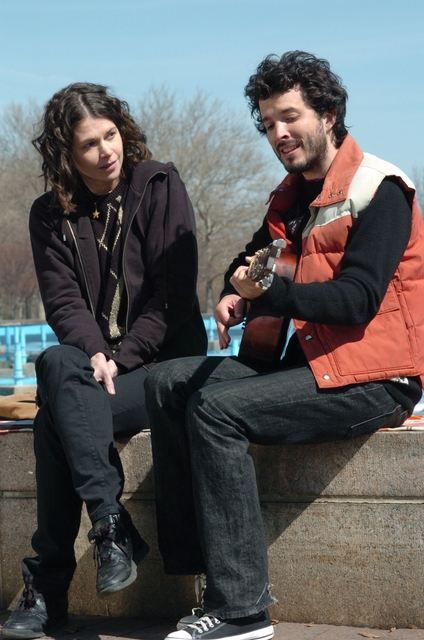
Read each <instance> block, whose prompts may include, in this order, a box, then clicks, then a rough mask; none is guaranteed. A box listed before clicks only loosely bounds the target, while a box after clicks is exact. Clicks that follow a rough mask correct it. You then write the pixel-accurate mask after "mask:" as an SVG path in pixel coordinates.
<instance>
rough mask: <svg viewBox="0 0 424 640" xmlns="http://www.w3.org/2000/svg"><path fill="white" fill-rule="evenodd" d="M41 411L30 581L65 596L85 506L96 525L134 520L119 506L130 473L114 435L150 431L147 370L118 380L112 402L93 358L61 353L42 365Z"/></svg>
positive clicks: (53, 351) (70, 350) (53, 352)
mask: <svg viewBox="0 0 424 640" xmlns="http://www.w3.org/2000/svg"><path fill="white" fill-rule="evenodd" d="M36 374H37V382H38V393H39V397H40V401H41V406H40V408H39V411H38V413H37V416H36V419H35V421H34V450H35V457H36V480H37V520H38V522H37V524H38V528H37V531H36V532H35V534H34V536H33V538H32V546H33V549H34V551H35V552H36V554H37V557H35V558H25V559H24V561H23V565H24V566H23V569H24V573H27V572H29V573H31V574H32V575H33V576H34V584H35V587H36V588H37V589H38V590H39V591H41V593H43V595H45V596H46V595H47V596H48V595H50V594H51V595H53V594H54V595H57V596H62V595H65V594H66V592H67V590H68V588H69V584H70V582H71V580H72V576H73V574H74V571H75V567H76V561H75V554H74V543H75V539H76V537H77V535H78V530H79V526H80V519H81V507H82V503H83V502H85V504H86V506H87V511H88V515H89V517H90V519H91V522H93V523H94V522H96V521H97V520H99V518H102V517H104V516H107V515H109V514H116V513H120V514H122V516H123V517H124V519H126V520H128V521H130V516H129V514H128V513H127V512H126V510H125V509H124V507H123V506H122V504H121V503H120V498H121V495H122V491H123V486H124V473H123V469H122V464H121V461H120V458H119V454H118V451H117V449H116V447H115V443H114V434H115V435H116V434H122V435H134V434H135V433H137V432H139V431H140V430H141V429H143V428H146V427H148V417H147V413H146V409H145V402H144V380H145V378H146V376H147V371H146V370H145V369H143V368H140V369H137V370H135V371H132V372H130V373H127V374H123V375H121V376H118V377H116V378H114V383H115V389H116V395H115V396H110V395H109V394H108V393H107V392H106V391H105V390H104V388H103V386H102V385H101V384H99V383H98V382H97V381H96V380H95V378H94V377H93V368H92V367H91V365H90V361H89V358H88V356H87V355H86V354H85V353H84V352H82V351H80V350H79V349H76V348H75V347H70V346H55V347H51V348H50V349H47V350H46V351H45V352H44V353H42V354H41V355H40V356H39V358H38V359H37V362H36Z"/></svg>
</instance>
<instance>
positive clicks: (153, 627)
mask: <svg viewBox="0 0 424 640" xmlns="http://www.w3.org/2000/svg"><path fill="white" fill-rule="evenodd" d="M8 615H9V614H8V613H7V612H4V611H3V612H0V628H1V624H2V623H3V622H4V621H5V620H6V619H7V617H8ZM274 622H276V624H275V625H274V631H275V635H274V640H315V639H317V640H361V638H387V639H388V640H424V629H416V628H411V629H395V628H393V629H368V628H364V627H336V626H332V625H327V624H314V623H313V622H310V623H309V624H304V623H293V622H277V621H274ZM173 630H175V623H174V622H173V621H170V620H148V619H146V618H106V617H78V616H71V618H70V620H69V623H68V625H67V626H66V627H64V628H62V629H60V630H58V631H57V632H55V633H54V634H52V635H51V636H48V638H52V639H54V640H125V638H133V639H134V640H163V639H164V638H165V637H166V636H167V635H168V633H170V632H171V631H173Z"/></svg>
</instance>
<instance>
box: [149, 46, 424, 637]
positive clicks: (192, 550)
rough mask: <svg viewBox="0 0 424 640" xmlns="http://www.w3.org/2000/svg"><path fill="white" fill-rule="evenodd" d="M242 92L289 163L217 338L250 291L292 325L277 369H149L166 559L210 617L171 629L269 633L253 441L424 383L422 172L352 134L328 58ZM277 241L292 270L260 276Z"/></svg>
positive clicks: (247, 365)
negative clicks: (197, 581) (252, 272)
mask: <svg viewBox="0 0 424 640" xmlns="http://www.w3.org/2000/svg"><path fill="white" fill-rule="evenodd" d="M245 91H246V96H247V98H248V100H249V103H250V109H251V113H252V115H253V117H254V118H255V119H256V126H257V128H258V130H259V132H260V133H263V134H266V135H267V137H268V141H269V143H270V144H271V146H272V148H273V149H274V151H275V153H276V155H277V157H278V159H279V160H280V161H281V162H282V164H283V165H284V167H285V169H286V170H287V171H288V175H287V176H286V178H285V179H284V180H283V182H282V183H281V185H280V186H279V187H278V188H277V189H276V190H275V191H274V192H273V194H272V196H271V203H270V207H269V210H268V213H267V216H266V218H265V221H264V223H263V226H262V228H261V229H259V230H258V231H257V232H256V233H255V234H254V236H253V239H252V241H251V242H250V243H249V244H248V245H247V246H246V250H245V251H244V252H243V253H241V254H240V255H239V256H238V257H237V258H236V259H235V260H234V262H233V263H232V265H231V266H230V268H229V271H228V273H227V274H226V278H225V287H224V291H223V294H222V297H221V301H220V302H219V304H218V306H217V308H216V313H215V317H216V321H217V324H218V331H219V336H220V344H221V347H223V348H224V347H226V346H227V345H228V343H229V336H228V328H229V327H231V326H233V325H235V324H237V323H240V322H241V321H242V319H243V316H244V309H245V301H246V300H249V301H250V303H251V306H252V308H254V309H255V310H256V311H258V310H259V311H261V312H263V313H266V312H267V310H271V311H274V312H277V313H278V314H280V315H281V316H284V317H285V318H290V319H291V320H292V326H293V335H292V336H291V338H290V339H289V341H288V344H287V348H286V350H285V355H284V357H283V358H282V359H281V360H280V361H278V362H277V364H274V365H272V366H270V367H266V366H264V365H263V364H257V363H256V360H253V359H251V360H249V359H243V358H240V357H239V358H216V357H215V358H213V357H209V358H203V357H200V358H190V359H183V360H181V359H180V360H177V361H174V362H172V363H171V362H170V363H164V364H161V365H160V366H158V367H157V368H156V369H155V371H154V372H153V375H152V376H149V379H148V380H147V407H148V411H149V414H150V419H151V429H152V442H153V454H154V465H155V485H156V491H157V512H158V527H159V542H160V548H161V553H162V555H163V559H164V564H165V571H166V572H167V573H171V574H172V573H175V574H178V573H179V574H190V573H191V574H200V573H206V580H207V582H206V585H207V586H206V590H205V592H204V605H203V616H202V617H201V618H200V619H198V620H197V621H195V620H194V621H193V622H192V623H191V624H189V625H188V626H186V627H184V628H183V629H182V630H179V631H176V632H174V633H171V634H170V635H169V636H168V638H170V639H171V640H185V639H188V640H190V639H191V638H196V637H198V636H202V637H203V636H205V637H207V638H208V639H210V640H212V639H215V638H220V640H222V639H223V638H232V637H237V636H242V637H243V640H253V639H255V638H262V639H267V638H271V637H272V635H273V630H272V626H271V624H270V619H269V616H268V614H267V611H266V610H267V607H268V606H269V605H270V604H272V602H273V597H272V595H271V592H270V584H269V579H268V570H267V549H266V540H265V535H264V529H263V524H262V519H261V512H260V505H259V499H258V494H257V489H256V483H255V473H254V468H253V464H252V461H251V458H250V457H249V456H248V454H247V449H248V446H249V443H250V442H253V443H258V444H264V445H271V444H285V443H316V442H326V441H331V440H338V439H346V438H353V437H356V436H358V435H361V434H365V433H371V432H373V431H375V430H376V429H379V428H380V427H383V426H389V427H397V426H399V425H400V424H402V422H403V421H404V420H405V418H406V417H407V416H408V415H409V414H411V412H412V410H413V407H414V405H415V403H416V402H417V401H418V400H419V398H420V397H421V388H422V384H423V382H424V334H423V328H424V307H423V304H422V300H423V295H424V223H423V220H422V218H421V215H420V212H419V210H418V207H417V205H416V201H415V197H414V187H413V185H412V183H411V182H410V180H409V179H408V178H407V177H406V176H405V175H404V174H403V173H402V172H401V171H400V170H399V169H397V168H396V167H394V166H393V165H391V164H389V163H387V162H385V161H382V160H379V159H378V158H376V157H374V156H371V155H369V154H364V153H363V152H362V151H361V150H360V149H359V147H358V146H357V144H356V143H355V141H354V140H353V138H351V137H350V135H348V133H347V130H346V127H345V125H344V116H345V108H346V99H347V93H346V91H345V89H344V88H343V86H342V85H341V81H340V79H339V78H338V77H337V76H336V75H335V74H334V73H333V72H332V71H331V70H330V67H329V64H328V62H327V61H325V60H320V59H317V58H316V57H315V56H313V55H310V54H308V53H305V52H301V51H294V52H289V53H286V54H285V55H283V56H282V58H281V59H278V58H276V57H275V56H269V57H267V58H266V59H265V60H264V61H263V62H262V63H261V64H260V65H259V67H258V69H257V72H256V74H254V75H253V76H252V77H251V78H250V80H249V83H248V85H247V87H246V90H245ZM276 239H283V240H284V242H283V243H282V245H283V246H284V248H283V250H282V252H283V255H292V254H295V256H297V269H296V273H295V277H294V282H293V281H292V280H291V279H290V278H288V277H286V276H282V277H280V276H274V277H273V276H272V275H271V276H270V277H265V278H263V279H262V280H261V281H260V282H254V281H253V280H252V278H251V277H250V276H249V275H248V265H247V264H246V262H250V259H251V256H253V254H254V253H255V252H256V251H258V250H259V249H261V248H263V247H266V246H267V245H268V244H269V243H271V242H272V241H273V240H276ZM285 243H286V244H285ZM289 335H290V332H289ZM188 621H190V620H188Z"/></svg>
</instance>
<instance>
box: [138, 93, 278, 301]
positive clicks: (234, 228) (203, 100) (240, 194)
mask: <svg viewBox="0 0 424 640" xmlns="http://www.w3.org/2000/svg"><path fill="white" fill-rule="evenodd" d="M137 115H138V117H139V120H140V122H141V126H142V127H143V129H144V130H145V131H146V133H147V137H148V145H149V148H150V149H151V150H152V152H153V155H154V157H155V158H156V159H158V160H162V161H169V160H172V161H173V162H174V163H175V165H176V166H177V168H178V170H179V173H180V175H181V177H182V179H183V180H184V182H185V184H186V186H187V190H188V193H189V196H190V198H191V201H192V203H193V207H194V211H195V215H196V221H197V232H198V243H199V286H198V290H199V298H200V301H201V305H202V308H203V310H204V311H206V312H207V313H212V312H213V309H214V306H215V304H216V302H217V296H218V294H219V290H220V289H221V287H222V276H223V274H224V272H225V270H226V268H227V267H228V265H229V263H230V261H231V260H232V258H233V257H234V255H236V254H237V253H238V252H239V251H241V250H242V249H243V247H244V244H245V242H246V241H247V240H248V239H249V238H250V236H251V234H252V231H253V230H255V229H256V228H257V227H258V226H259V224H260V223H261V222H262V218H263V216H264V213H265V207H264V204H265V201H266V199H267V197H268V194H269V192H270V191H271V188H272V187H273V185H274V184H275V183H276V177H275V169H274V168H273V167H272V168H271V166H270V165H271V163H270V162H268V161H267V160H266V159H265V158H264V155H263V153H262V152H261V149H260V141H259V136H258V134H257V133H256V132H255V129H254V127H253V124H252V123H251V122H249V118H248V116H247V115H245V114H242V115H240V114H238V113H236V112H235V111H233V110H231V109H229V108H228V107H227V106H225V104H224V103H223V102H221V101H218V100H213V99H211V98H210V97H209V96H207V95H205V94H204V93H202V92H199V93H197V94H196V95H195V96H194V97H192V98H190V99H188V100H183V99H177V98H176V96H175V95H174V94H172V93H170V92H168V91H167V90H166V89H164V88H153V89H152V90H151V91H149V92H148V93H147V94H146V95H145V96H144V97H143V99H142V100H141V101H140V103H139V110H138V114H137Z"/></svg>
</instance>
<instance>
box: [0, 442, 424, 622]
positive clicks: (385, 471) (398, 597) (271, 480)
mask: <svg viewBox="0 0 424 640" xmlns="http://www.w3.org/2000/svg"><path fill="white" fill-rule="evenodd" d="M120 447H121V456H122V459H123V464H124V468H125V471H126V478H127V480H126V492H125V494H124V500H125V502H126V506H127V508H128V509H129V511H130V512H131V514H132V516H133V519H134V521H135V524H136V526H137V527H138V528H139V529H140V531H141V533H142V535H143V537H145V538H146V539H147V541H148V542H149V544H150V547H151V552H150V554H149V556H148V557H147V559H146V560H145V561H144V562H143V563H142V564H141V565H140V567H139V577H138V578H137V581H136V582H135V583H134V584H133V585H132V586H131V587H129V588H127V589H125V590H124V591H122V592H121V593H119V594H117V595H115V596H113V597H112V598H109V599H107V600H99V599H98V598H97V597H96V594H95V586H94V584H95V566H94V561H93V556H92V548H91V546H90V545H89V544H88V542H87V538H86V533H87V531H88V529H89V528H90V524H89V521H88V518H87V516H86V514H85V513H84V514H83V523H82V527H81V532H80V535H79V538H78V542H77V549H76V551H77V557H78V568H77V572H76V575H75V578H74V581H73V584H72V588H71V592H70V607H71V612H72V613H78V614H92V615H113V616H114V615H144V616H149V615H154V616H161V617H171V618H178V617H179V616H180V615H185V614H187V613H189V611H190V609H191V607H192V606H194V590H193V580H192V578H190V577H188V578H187V577H185V578H183V577H181V578H179V577H175V576H172V577H170V576H165V575H164V573H163V569H162V563H161V559H160V555H159V552H158V549H157V545H156V528H155V513H154V511H155V507H154V494H153V491H154V489H153V484H152V477H151V464H152V462H151V453H150V436H149V434H148V433H143V434H140V435H139V436H136V437H135V438H133V439H132V440H130V441H129V442H128V443H125V444H121V445H120ZM251 452H252V455H253V458H254V460H255V464H256V468H257V476H258V486H259V492H260V496H261V501H262V508H263V516H264V520H265V524H266V530H267V535H268V541H269V562H270V574H271V575H270V577H271V581H272V583H273V584H274V589H273V593H274V595H275V596H276V598H277V599H278V604H276V605H274V606H273V607H272V608H271V614H272V616H273V617H275V618H278V619H280V620H285V621H291V622H311V621H313V622H315V623H327V624H345V625H354V626H355V625H356V626H369V627H375V626H379V625H381V626H384V627H386V628H388V627H393V626H396V627H405V626H407V625H411V624H413V625H417V626H419V627H424V606H423V598H422V594H423V593H424V561H423V550H424V498H423V481H424V432H392V433H390V432H379V433H376V434H374V435H373V436H371V437H363V438H359V439H357V440H354V441H350V442H341V443H332V444H326V445H311V446H295V445H290V446H282V447H269V448H268V447H267V448H265V447H256V446H255V447H252V450H251ZM35 511H36V493H35V480H34V458H33V453H32V435H31V434H12V435H7V436H2V437H1V438H0V608H1V607H10V606H12V605H13V604H14V602H16V600H17V598H18V597H19V595H20V592H21V590H22V579H21V576H20V561H21V558H22V557H24V556H25V555H30V554H31V553H32V552H31V546H30V539H31V535H32V533H33V531H34V529H35V524H36V515H35Z"/></svg>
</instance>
